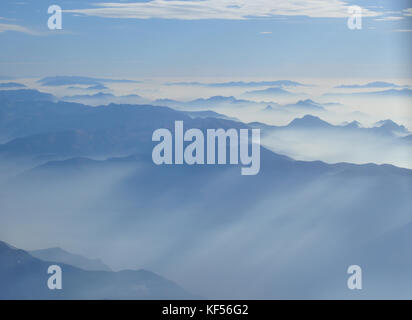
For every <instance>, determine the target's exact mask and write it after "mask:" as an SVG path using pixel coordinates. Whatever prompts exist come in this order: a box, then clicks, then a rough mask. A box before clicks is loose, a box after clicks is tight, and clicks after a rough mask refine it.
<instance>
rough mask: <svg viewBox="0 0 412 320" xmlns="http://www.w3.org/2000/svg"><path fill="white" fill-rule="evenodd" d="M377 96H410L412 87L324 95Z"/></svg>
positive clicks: (327, 94)
mask: <svg viewBox="0 0 412 320" xmlns="http://www.w3.org/2000/svg"><path fill="white" fill-rule="evenodd" d="M348 95H351V96H371V97H372V96H378V97H410V96H412V89H409V88H403V89H388V90H381V91H370V92H351V93H326V94H324V96H348Z"/></svg>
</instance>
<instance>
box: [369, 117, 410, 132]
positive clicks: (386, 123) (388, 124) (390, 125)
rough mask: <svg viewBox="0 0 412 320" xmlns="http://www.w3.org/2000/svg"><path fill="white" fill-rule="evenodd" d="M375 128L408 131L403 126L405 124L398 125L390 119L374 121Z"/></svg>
mask: <svg viewBox="0 0 412 320" xmlns="http://www.w3.org/2000/svg"><path fill="white" fill-rule="evenodd" d="M375 128H381V129H386V130H390V131H395V132H399V133H408V130H407V129H406V128H405V126H403V125H399V124H397V123H396V122H394V121H392V120H390V119H387V120H381V121H378V122H376V123H375Z"/></svg>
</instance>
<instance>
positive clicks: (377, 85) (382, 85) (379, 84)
mask: <svg viewBox="0 0 412 320" xmlns="http://www.w3.org/2000/svg"><path fill="white" fill-rule="evenodd" d="M402 87H405V86H400V85H397V84H395V83H391V82H384V81H374V82H369V83H366V84H349V85H340V86H336V87H335V88H339V89H360V88H402Z"/></svg>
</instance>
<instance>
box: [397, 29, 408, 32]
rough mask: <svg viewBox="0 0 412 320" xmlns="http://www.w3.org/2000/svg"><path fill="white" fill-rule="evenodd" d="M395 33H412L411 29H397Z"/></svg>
mask: <svg viewBox="0 0 412 320" xmlns="http://www.w3.org/2000/svg"><path fill="white" fill-rule="evenodd" d="M394 31H395V32H412V29H397V30H394Z"/></svg>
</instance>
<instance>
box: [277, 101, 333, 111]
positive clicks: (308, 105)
mask: <svg viewBox="0 0 412 320" xmlns="http://www.w3.org/2000/svg"><path fill="white" fill-rule="evenodd" d="M285 107H286V108H289V109H297V110H313V111H323V110H325V108H324V107H323V106H322V105H321V104H320V103H317V102H315V101H313V100H311V99H306V100H299V101H298V102H296V103H295V104H288V105H286V106H285Z"/></svg>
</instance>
